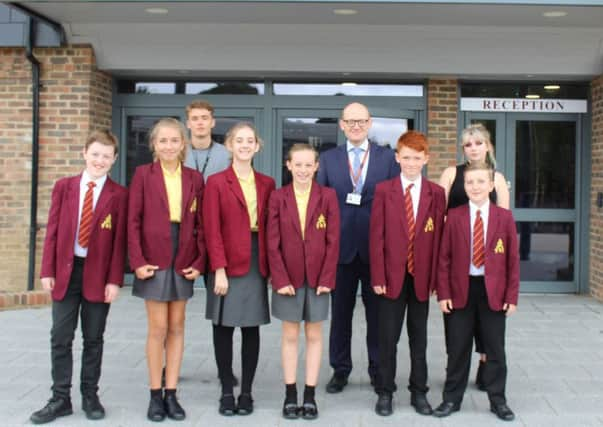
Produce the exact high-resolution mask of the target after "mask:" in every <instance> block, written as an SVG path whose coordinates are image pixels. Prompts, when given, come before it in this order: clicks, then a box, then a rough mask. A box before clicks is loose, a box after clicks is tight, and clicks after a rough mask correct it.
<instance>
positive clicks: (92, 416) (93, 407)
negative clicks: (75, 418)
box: [82, 393, 105, 420]
mask: <svg viewBox="0 0 603 427" xmlns="http://www.w3.org/2000/svg"><path fill="white" fill-rule="evenodd" d="M82 410H83V411H84V412H85V413H86V418H88V419H89V420H102V419H103V418H105V408H103V405H101V403H100V400H99V398H98V395H97V394H96V393H94V394H89V395H86V396H82Z"/></svg>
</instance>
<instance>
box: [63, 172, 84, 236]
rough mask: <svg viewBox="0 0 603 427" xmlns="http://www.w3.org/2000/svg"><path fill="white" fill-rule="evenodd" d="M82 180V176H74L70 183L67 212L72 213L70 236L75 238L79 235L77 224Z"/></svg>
mask: <svg viewBox="0 0 603 427" xmlns="http://www.w3.org/2000/svg"><path fill="white" fill-rule="evenodd" d="M81 180H82V174H79V175H78V176H74V177H73V178H72V180H71V182H70V183H69V196H68V197H67V203H68V205H69V206H67V208H68V210H67V212H70V213H71V214H70V218H69V219H70V221H69V231H70V232H71V233H70V236H75V233H77V224H78V222H79V220H80V219H79V215H80V209H79V208H80V181H81Z"/></svg>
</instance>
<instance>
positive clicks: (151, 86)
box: [135, 82, 176, 95]
mask: <svg viewBox="0 0 603 427" xmlns="http://www.w3.org/2000/svg"><path fill="white" fill-rule="evenodd" d="M135 92H136V93H137V94H139V95H140V94H143V95H155V94H161V95H171V94H174V93H176V83H153V82H145V83H136V86H135Z"/></svg>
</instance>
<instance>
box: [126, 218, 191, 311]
mask: <svg viewBox="0 0 603 427" xmlns="http://www.w3.org/2000/svg"><path fill="white" fill-rule="evenodd" d="M171 232H172V266H171V267H170V268H168V269H166V270H155V275H154V276H153V277H150V278H148V279H145V280H140V279H138V278H136V276H135V277H134V284H133V286H132V295H134V296H137V297H140V298H144V299H146V300H153V301H165V302H167V301H180V300H187V299H189V298H190V297H192V296H193V282H194V281H193V280H187V279H186V278H185V277H184V276H181V275H180V274H176V271H175V270H174V268H173V266H174V260H175V259H176V252H177V251H178V236H179V234H180V224H178V223H175V222H173V223H172V225H171Z"/></svg>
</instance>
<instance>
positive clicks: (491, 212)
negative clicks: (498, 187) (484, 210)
mask: <svg viewBox="0 0 603 427" xmlns="http://www.w3.org/2000/svg"><path fill="white" fill-rule="evenodd" d="M498 220H499V218H498V210H497V209H496V208H495V207H494V204H493V203H490V209H488V229H487V230H486V246H485V248H486V253H488V250H489V248H490V247H491V246H493V242H492V241H493V240H494V235H495V234H496V229H497V228H498Z"/></svg>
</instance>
